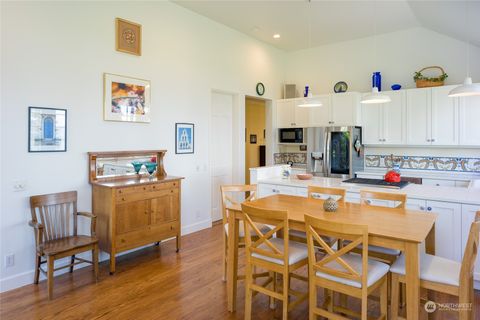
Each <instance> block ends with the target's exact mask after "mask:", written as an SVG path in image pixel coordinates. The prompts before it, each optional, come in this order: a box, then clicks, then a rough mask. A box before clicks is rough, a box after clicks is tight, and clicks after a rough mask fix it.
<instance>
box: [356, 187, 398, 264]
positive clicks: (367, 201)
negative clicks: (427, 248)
mask: <svg viewBox="0 0 480 320" xmlns="http://www.w3.org/2000/svg"><path fill="white" fill-rule="evenodd" d="M387 201H388V203H390V202H391V201H393V202H394V205H395V208H397V209H405V205H406V203H407V195H406V194H404V193H388V192H378V191H366V190H360V203H361V204H362V205H367V206H376V205H378V204H380V205H381V203H383V202H387ZM368 252H369V255H370V257H372V258H375V259H379V260H381V261H384V262H387V263H388V264H392V263H394V262H395V260H397V258H398V256H399V255H400V253H401V252H400V250H396V249H390V248H383V247H379V246H372V245H370V246H369V247H368Z"/></svg>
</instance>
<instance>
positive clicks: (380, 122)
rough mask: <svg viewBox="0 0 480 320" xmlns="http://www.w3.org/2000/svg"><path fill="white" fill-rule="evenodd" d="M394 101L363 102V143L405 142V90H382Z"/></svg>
mask: <svg viewBox="0 0 480 320" xmlns="http://www.w3.org/2000/svg"><path fill="white" fill-rule="evenodd" d="M382 94H385V95H388V96H389V97H390V98H391V99H392V101H391V102H389V103H385V104H362V107H361V108H362V129H363V143H364V144H367V145H378V144H403V143H405V91H389V92H382Z"/></svg>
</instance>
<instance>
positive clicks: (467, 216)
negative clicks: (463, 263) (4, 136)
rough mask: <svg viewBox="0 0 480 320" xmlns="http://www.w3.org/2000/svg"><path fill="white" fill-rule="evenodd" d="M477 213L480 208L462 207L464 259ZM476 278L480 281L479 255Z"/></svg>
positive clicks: (479, 256) (476, 263)
mask: <svg viewBox="0 0 480 320" xmlns="http://www.w3.org/2000/svg"><path fill="white" fill-rule="evenodd" d="M477 211H480V206H473V205H466V204H463V205H462V259H463V255H464V253H465V252H464V250H465V246H466V245H467V241H468V235H469V233H470V226H471V224H472V222H473V221H474V220H475V213H476V212H477ZM474 277H475V280H480V255H477V260H476V261H475V269H474Z"/></svg>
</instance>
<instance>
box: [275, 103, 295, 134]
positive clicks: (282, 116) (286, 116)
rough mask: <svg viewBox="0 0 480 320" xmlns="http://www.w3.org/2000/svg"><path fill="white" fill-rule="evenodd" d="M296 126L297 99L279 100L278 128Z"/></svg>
mask: <svg viewBox="0 0 480 320" xmlns="http://www.w3.org/2000/svg"><path fill="white" fill-rule="evenodd" d="M295 126H296V125H295V99H287V100H277V127H278V128H289V127H295Z"/></svg>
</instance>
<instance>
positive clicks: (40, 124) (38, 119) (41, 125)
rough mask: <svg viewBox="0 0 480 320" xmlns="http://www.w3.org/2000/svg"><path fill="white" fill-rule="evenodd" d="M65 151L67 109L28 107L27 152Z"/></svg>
mask: <svg viewBox="0 0 480 320" xmlns="http://www.w3.org/2000/svg"><path fill="white" fill-rule="evenodd" d="M65 151H67V110H66V109H54V108H40V107H29V108H28V152H65Z"/></svg>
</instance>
